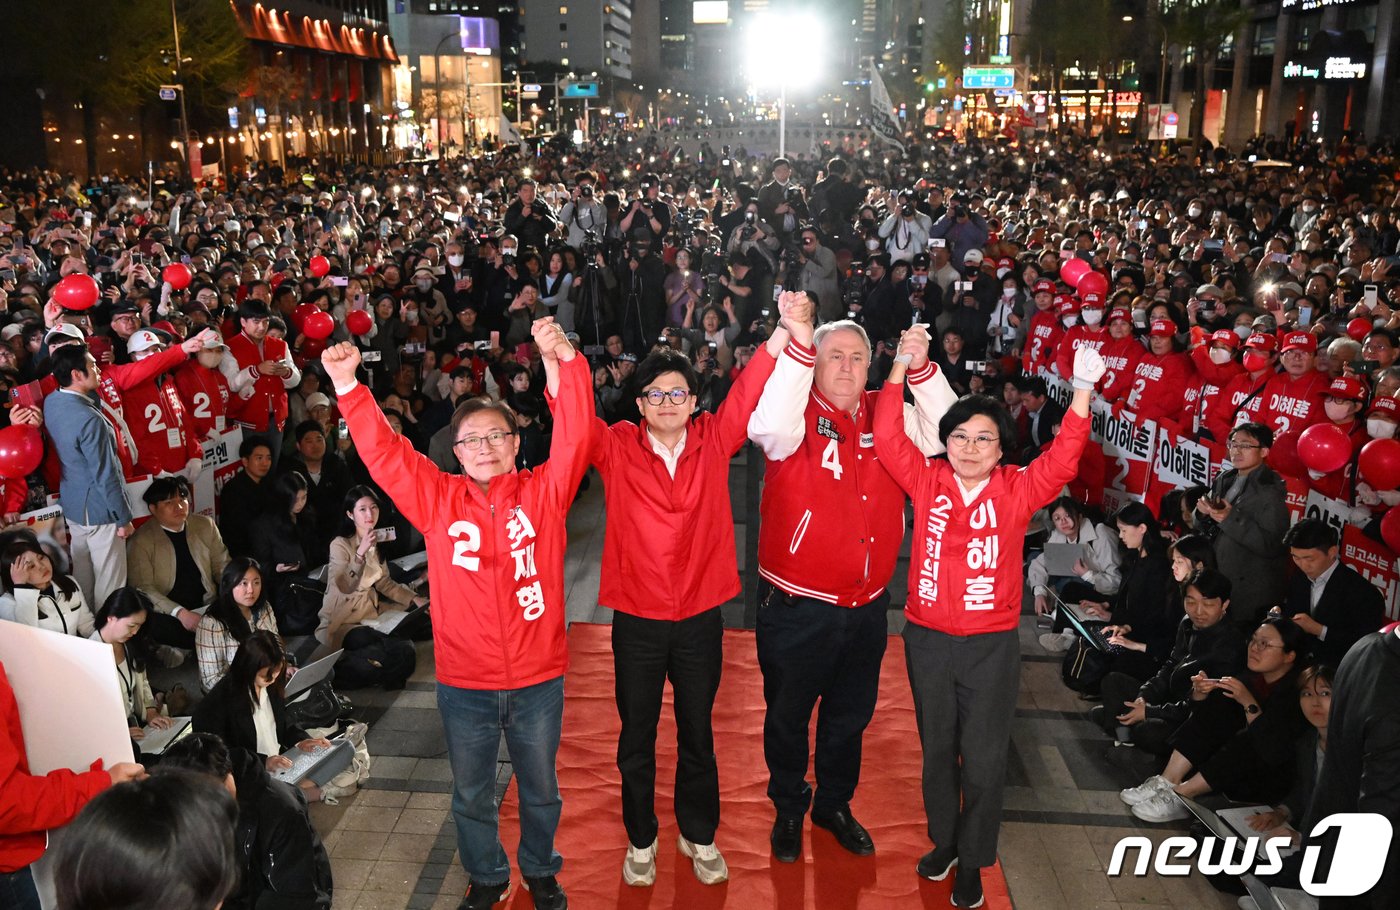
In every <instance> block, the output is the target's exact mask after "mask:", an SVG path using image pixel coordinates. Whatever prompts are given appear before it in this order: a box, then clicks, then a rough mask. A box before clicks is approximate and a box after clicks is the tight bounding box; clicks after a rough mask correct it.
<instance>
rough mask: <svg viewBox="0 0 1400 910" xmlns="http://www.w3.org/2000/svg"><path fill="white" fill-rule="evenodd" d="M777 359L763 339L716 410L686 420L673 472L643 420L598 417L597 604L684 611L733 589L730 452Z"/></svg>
mask: <svg viewBox="0 0 1400 910" xmlns="http://www.w3.org/2000/svg"><path fill="white" fill-rule="evenodd" d="M775 364H776V361H775V360H774V359H773V355H772V354H769V353H768V349H767V348H766V347H760V348H759V349H758V352H757V353H756V354H754V356H753V359H752V360H750V361H749V365H748V366H746V367H745V368H744V371H743V372H742V373H740V374H739V380H738V381H737V382H736V383H734V385H733V386H732V387H731V388H730V389H729V394H728V395H727V396H726V397H725V399H724V403H723V404H721V405H720V406H719V410H718V411H716V412H715V413H714V414H700V415H698V416H697V417H695V418H694V419H692V420H691V422H690V427H689V428H688V429H687V431H686V436H685V449H684V450H683V451H682V452H681V456H680V459H679V461H678V462H677V463H676V476H675V478H674V479H672V477H671V475H670V474H669V473H668V472H667V471H666V465H665V463H664V462H662V460H661V458H660V456H658V455H657V454H656V452H654V451H652V447H651V439H650V437H649V436H648V435H647V428H646V422H645V421H643V422H642V425H641V426H638V425H637V424H635V423H632V422H630V421H623V422H621V423H615V424H613V425H612V426H608V425H607V424H605V423H604V422H603V421H601V420H598V419H596V418H595V419H594V422H593V464H594V465H596V466H597V468H598V471H599V473H601V474H602V475H603V491H604V494H605V495H606V497H607V511H608V532H607V536H606V537H605V538H604V541H603V571H602V582H601V584H600V587H599V591H598V602H599V603H600V604H602V605H603V606H605V607H611V608H612V609H614V610H620V611H621V612H623V613H628V614H630V615H632V616H640V617H643V618H645V619H665V620H681V619H686V618H688V617H691V616H695V615H697V614H699V613H703V612H704V611H706V610H708V609H710V608H711V607H715V606H718V605H719V604H722V603H724V602H725V601H726V600H729V599H731V598H733V597H736V596H738V594H739V590H740V588H739V566H738V563H737V561H736V560H735V553H734V512H733V509H732V508H731V507H730V504H729V461H730V459H731V458H733V457H734V454H735V453H736V452H738V451H739V447H740V446H742V445H743V444H744V440H745V437H746V431H747V427H748V423H749V415H750V414H752V413H753V409H754V405H755V404H757V403H758V396H759V394H760V393H762V392H763V384H764V383H765V382H767V381H768V377H769V376H770V375H772V373H773V367H774V365H775ZM558 432H559V431H558V430H557V429H556V430H555V434H556V435H558Z"/></svg>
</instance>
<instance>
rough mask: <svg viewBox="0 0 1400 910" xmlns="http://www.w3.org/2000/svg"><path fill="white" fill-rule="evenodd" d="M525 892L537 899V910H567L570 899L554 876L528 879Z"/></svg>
mask: <svg viewBox="0 0 1400 910" xmlns="http://www.w3.org/2000/svg"><path fill="white" fill-rule="evenodd" d="M525 890H526V891H529V892H530V896H531V897H533V898H534V899H535V910H567V908H568V906H569V899H568V897H566V896H565V895H564V889H563V888H561V887H559V881H558V880H557V879H555V877H554V876H552V875H542V876H540V877H539V878H528V877H527V878H526V879H525Z"/></svg>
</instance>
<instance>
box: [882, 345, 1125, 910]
mask: <svg viewBox="0 0 1400 910" xmlns="http://www.w3.org/2000/svg"><path fill="white" fill-rule="evenodd" d="M927 343H928V342H927V338H926V336H925V335H924V334H923V333H922V332H917V331H913V330H911V331H909V332H906V333H905V335H904V338H903V339H902V340H901V343H900V353H899V355H898V356H897V357H896V358H895V365H894V367H893V368H892V369H891V370H890V376H889V380H888V381H887V382H886V383H885V386H884V388H883V389H882V390H881V391H880V400H879V404H878V405H877V406H876V408H875V452H876V454H877V455H878V456H879V457H880V460H881V462H882V463H883V464H884V465H885V468H886V470H888V471H889V472H890V475H891V476H892V477H893V478H894V479H895V482H896V483H898V484H899V485H900V486H901V487H903V488H904V490H905V492H906V493H908V494H909V495H910V497H911V498H912V499H913V500H914V539H913V545H912V549H911V551H910V554H911V555H910V566H909V596H908V599H907V600H906V601H905V610H904V612H905V616H906V617H907V618H908V620H909V621H908V624H907V625H906V626H905V629H904V643H905V659H906V661H907V664H908V670H909V684H910V688H911V689H912V690H913V693H914V710H915V713H916V715H917V717H918V722H919V732H920V739H921V741H922V745H923V752H924V772H923V781H924V785H923V796H924V811H925V812H926V813H927V815H928V830H929V835H930V837H931V838H932V839H933V842H934V849H933V851H932V852H930V853H928V854H926V855H925V856H924V857H923V859H921V860H920V861H919V867H918V871H919V874H920V875H921V876H923V877H925V878H928V879H932V880H934V881H939V880H941V879H943V878H945V877H947V875H948V873H949V872H950V871H952V868H953V866H955V865H956V866H958V867H959V869H958V873H957V881H956V882H955V883H954V885H953V905H954V906H957V907H976V906H979V905H980V904H981V903H982V899H983V895H982V881H981V870H982V869H983V868H985V867H987V866H990V865H992V864H993V863H995V862H996V850H997V833H998V830H999V828H1000V827H1001V807H1002V791H1003V787H1004V786H1005V779H1006V757H1007V748H1008V745H1009V742H1010V738H1011V718H1012V715H1013V713H1014V711H1015V707H1016V693H1017V690H1018V688H1019V685H1020V676H1021V648H1020V639H1019V635H1018V633H1017V626H1018V624H1019V622H1020V616H1021V597H1022V577H1021V546H1022V542H1023V540H1024V539H1025V534H1026V526H1027V523H1028V522H1029V521H1030V517H1031V514H1032V513H1034V512H1035V511H1036V510H1037V509H1039V508H1041V507H1042V506H1044V505H1046V504H1047V503H1049V502H1050V501H1051V500H1052V499H1054V498H1055V495H1056V494H1057V493H1059V491H1060V489H1061V488H1062V487H1063V486H1064V485H1065V484H1066V483H1068V482H1069V481H1070V479H1071V478H1073V477H1074V476H1075V473H1076V472H1077V470H1078V467H1079V459H1080V457H1081V456H1082V455H1083V453H1084V447H1085V444H1086V443H1087V442H1088V439H1089V400H1090V398H1091V397H1092V396H1093V390H1094V384H1095V383H1096V382H1098V381H1099V380H1100V379H1101V378H1102V377H1103V374H1104V371H1105V368H1104V362H1103V358H1102V357H1100V356H1099V353H1098V351H1097V350H1095V349H1094V348H1093V347H1087V346H1086V347H1082V348H1081V349H1080V350H1078V351H1076V352H1075V354H1074V360H1073V370H1072V373H1073V383H1074V389H1075V391H1074V398H1073V399H1072V400H1071V402H1070V408H1069V412H1068V413H1067V414H1066V415H1065V418H1064V421H1063V422H1062V423H1061V424H1060V432H1059V434H1058V435H1057V436H1056V437H1055V439H1054V441H1053V442H1052V443H1051V444H1050V445H1049V446H1048V447H1047V448H1046V449H1045V451H1044V452H1042V453H1041V454H1040V456H1039V457H1037V458H1036V459H1034V460H1033V461H1032V462H1031V463H1030V464H1029V465H1028V466H1027V467H1024V468H1016V467H1011V466H1009V465H1002V464H1001V463H1000V462H1001V461H1002V455H1003V449H1002V439H1010V438H1011V437H1012V434H1013V433H1014V432H1015V430H1014V428H1013V424H1012V421H1011V417H1010V415H1009V414H1008V413H1007V412H1006V409H1005V408H1004V407H1003V406H1002V405H1001V403H1000V402H998V401H996V400H995V399H991V398H986V397H984V396H968V397H966V398H963V399H961V400H959V401H958V402H957V403H956V404H954V405H953V406H952V407H951V408H949V409H948V411H947V413H946V414H944V415H943V418H942V420H941V421H940V422H939V425H938V435H939V437H940V440H941V441H942V442H943V443H944V444H945V445H946V446H947V449H948V455H947V459H946V460H944V459H942V458H937V459H926V458H925V457H924V456H923V454H922V453H921V452H919V450H918V449H917V448H916V447H915V446H914V444H913V443H912V442H910V441H909V438H908V437H907V436H906V435H905V433H904V374H905V370H906V368H907V366H908V364H910V363H912V362H913V360H914V359H915V357H916V353H915V348H917V347H922V346H924V345H927ZM1006 451H1007V452H1008V453H1009V452H1010V449H1009V448H1008V449H1007V450H1006ZM952 731H956V732H952ZM950 732H951V733H952V735H950Z"/></svg>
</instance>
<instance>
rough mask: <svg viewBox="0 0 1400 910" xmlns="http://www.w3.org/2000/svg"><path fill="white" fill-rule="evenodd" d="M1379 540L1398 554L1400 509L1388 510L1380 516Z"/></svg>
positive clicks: (1399, 547)
mask: <svg viewBox="0 0 1400 910" xmlns="http://www.w3.org/2000/svg"><path fill="white" fill-rule="evenodd" d="M1381 540H1384V541H1385V545H1386V546H1387V547H1390V548H1391V549H1392V550H1394V551H1395V552H1396V553H1400V509H1396V508H1390V509H1387V510H1386V513H1385V514H1384V515H1383V516H1381Z"/></svg>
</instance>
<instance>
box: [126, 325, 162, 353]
mask: <svg viewBox="0 0 1400 910" xmlns="http://www.w3.org/2000/svg"><path fill="white" fill-rule="evenodd" d="M156 345H161V346H164V345H165V342H164V341H162V340H161V338H160V336H159V335H157V334H156V333H155V332H154V331H152V330H151V329H141V330H140V331H139V332H135V333H133V334H132V336H131V337H130V338H128V339H127V340H126V352H127V353H128V354H139V353H141V352H142V351H146V350H150V349H151V348H153V347H155V346H156Z"/></svg>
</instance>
